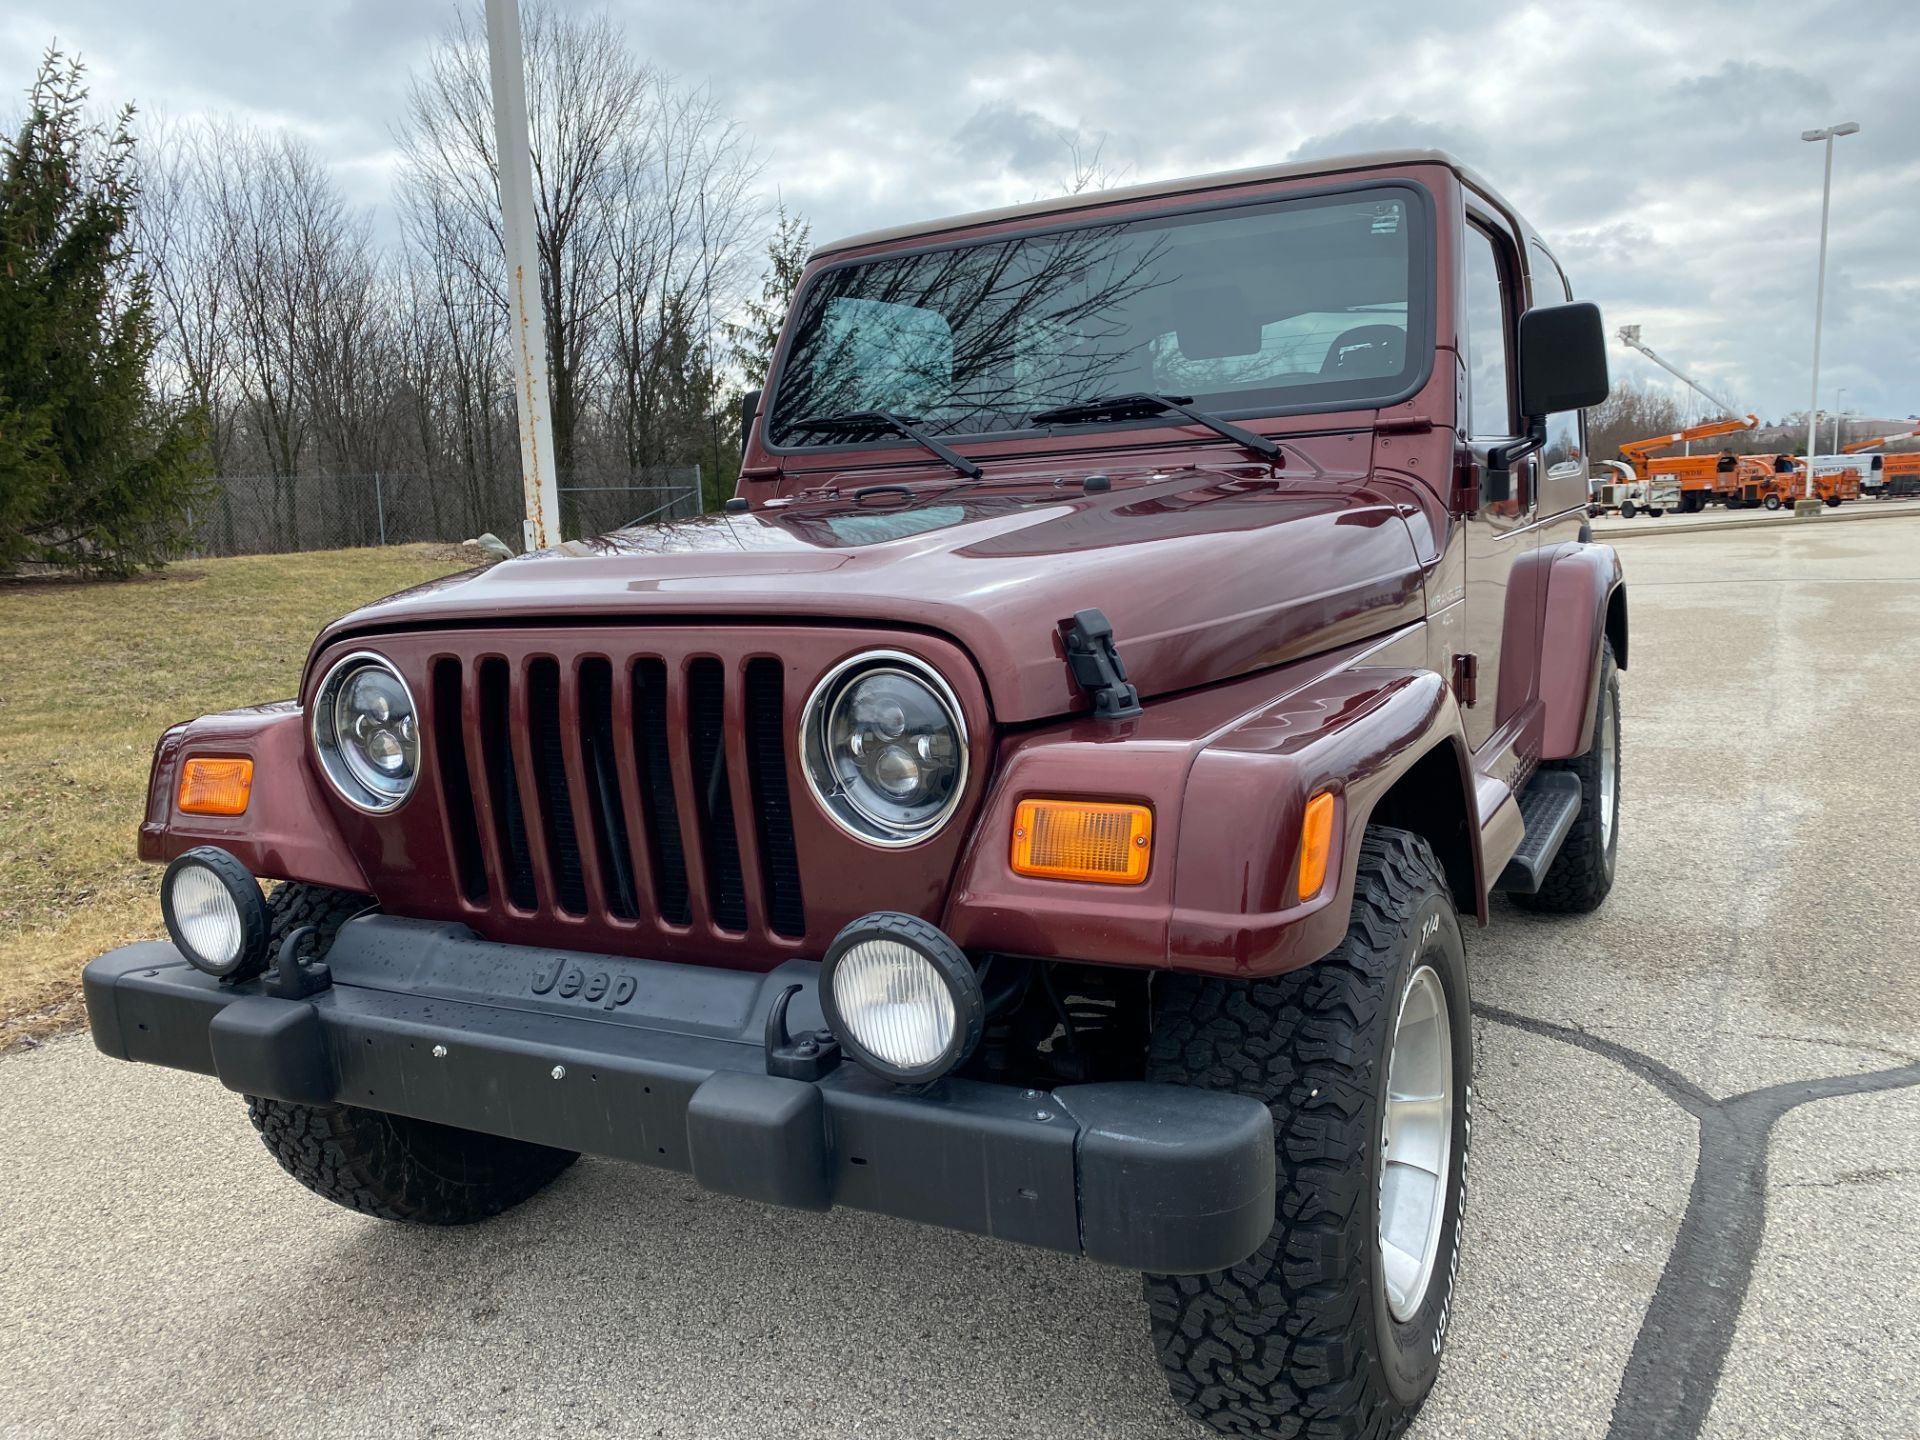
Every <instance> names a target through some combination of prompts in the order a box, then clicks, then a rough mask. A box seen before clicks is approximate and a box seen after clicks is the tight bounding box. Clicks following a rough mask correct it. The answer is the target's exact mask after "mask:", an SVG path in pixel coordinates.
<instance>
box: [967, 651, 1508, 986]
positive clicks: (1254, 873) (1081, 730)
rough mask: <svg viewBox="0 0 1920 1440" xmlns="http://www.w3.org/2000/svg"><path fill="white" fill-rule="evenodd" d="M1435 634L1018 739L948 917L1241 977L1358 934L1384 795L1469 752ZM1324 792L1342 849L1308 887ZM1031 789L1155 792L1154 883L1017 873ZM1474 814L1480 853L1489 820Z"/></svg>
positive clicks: (976, 945) (1088, 956)
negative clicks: (1020, 826) (1303, 830)
mask: <svg viewBox="0 0 1920 1440" xmlns="http://www.w3.org/2000/svg"><path fill="white" fill-rule="evenodd" d="M1425 646H1426V639H1425V634H1424V631H1423V630H1422V629H1420V628H1417V627H1416V628H1413V629H1410V630H1407V631H1404V632H1401V634H1400V635H1399V636H1397V637H1395V638H1394V639H1393V640H1391V641H1389V642H1386V643H1382V644H1375V645H1373V646H1371V647H1366V648H1362V647H1355V649H1353V650H1351V651H1348V652H1346V653H1345V654H1343V655H1339V656H1324V657H1321V658H1320V659H1319V660H1318V661H1316V662H1314V663H1312V664H1311V666H1307V665H1301V666H1292V667H1286V668H1285V669H1284V670H1281V671H1275V672H1270V673H1269V674H1267V675H1265V676H1261V677H1257V678H1254V679H1248V680H1242V681H1237V682H1234V683H1232V684H1229V685H1222V686H1218V687H1214V688H1212V689H1209V690H1204V691H1196V692H1191V693H1189V694H1187V695H1184V696H1181V697H1178V698H1177V699H1171V700H1161V701H1157V702H1155V703H1153V704H1150V705H1149V706H1148V707H1147V709H1146V712H1145V713H1144V714H1143V715H1141V716H1140V717H1139V718H1137V719H1134V720H1128V721H1123V722H1119V723H1117V724H1102V723H1100V722H1096V721H1092V720H1076V721H1073V722H1071V723H1069V724H1066V725H1062V726H1057V727H1049V728H1048V729H1045V730H1041V731H1029V732H1024V733H1018V734H1015V735H1012V736H1009V737H1008V738H1007V739H1006V740H1004V741H1003V743H1002V745H1001V749H1000V754H999V757H998V764H997V765H996V767H995V778H994V784H993V788H992V790H991V791H990V792H989V794H988V796H987V799H986V801H985V803H984V804H983V805H982V807H981V812H980V816H979V819H978V821H977V823H976V825H975V828H974V833H973V836H972V838H971V840H970V842H969V844H968V847H967V850H966V851H965V853H964V854H963V855H962V857H961V861H960V865H959V867H958V871H957V873H956V876H955V881H954V885H953V888H952V890H951V892H950V895H949V898H948V903H947V906H946V910H945V913H944V917H943V925H944V927H945V929H946V930H947V932H948V933H949V934H950V935H952V936H953V938H954V939H955V940H956V941H957V942H959V944H960V945H961V946H962V947H963V948H965V949H967V950H970V951H976V952H977V951H995V952H1000V953H1004V954H1012V955H1028V956H1036V957H1039V958H1042V959H1059V960H1079V961H1087V962H1091V963H1096V964H1103V965H1125V966H1137V967H1143V968H1156V969H1158V968H1169V967H1170V968H1173V969H1178V970H1188V971H1195V972H1200V973H1207V974H1218V975H1229V976H1257V975H1271V974H1277V973H1280V972H1281V971H1284V970H1289V969H1294V968H1296V967H1298V966H1300V965H1304V964H1307V963H1308V962H1309V961H1312V960H1315V959H1318V958H1319V957H1320V956H1321V955H1324V954H1325V953H1327V951H1329V950H1331V949H1333V948H1334V946H1335V945H1337V944H1338V943H1339V941H1340V938H1341V936H1342V935H1343V934H1344V933H1345V928H1346V923H1347V909H1348V906H1349V905H1350V903H1351V899H1352V894H1353V877H1354V871H1355V867H1356V865H1357V863H1358V855H1359V843H1360V835H1361V833H1362V832H1363V831H1364V830H1365V828H1366V825H1367V821H1368V819H1369V818H1370V816H1371V815H1372V812H1373V807H1374V804H1375V802H1376V801H1377V800H1378V799H1379V797H1380V796H1381V795H1382V794H1383V793H1384V792H1385V791H1386V789H1387V788H1388V787H1389V786H1390V785H1392V784H1393V782H1394V781H1395V780H1397V779H1398V778H1400V776H1402V775H1403V774H1405V773H1406V771H1407V769H1408V768H1410V767H1411V766H1412V765H1413V764H1414V763H1415V761H1417V760H1418V759H1419V758H1420V757H1421V756H1422V755H1424V754H1427V753H1429V752H1430V751H1432V749H1433V748H1434V747H1435V746H1436V745H1443V744H1447V743H1448V742H1449V741H1450V740H1451V741H1452V742H1453V743H1454V745H1455V753H1457V754H1458V755H1460V756H1464V755H1465V753H1466V752H1465V749H1464V735H1463V732H1462V729H1461V725H1460V712H1459V709H1458V707H1457V705H1456V704H1455V701H1454V698H1453V696H1452V693H1451V692H1450V691H1449V689H1448V688H1447V685H1446V684H1445V682H1444V681H1443V680H1442V679H1441V677H1440V676H1439V675H1437V674H1435V673H1434V672H1433V671H1431V670H1428V669H1426V668H1424V666H1423V665H1422V664H1420V663H1419V661H1420V660H1421V659H1422V658H1423V657H1424V655H1425ZM1330 666H1331V668H1330ZM1461 783H1462V786H1463V792H1464V786H1465V781H1464V780H1462V782H1461ZM1321 790H1331V791H1333V792H1334V794H1335V797H1336V799H1335V806H1336V819H1335V849H1336V854H1335V855H1334V857H1333V858H1332V861H1331V863H1330V865H1329V878H1328V880H1327V881H1326V883H1325V884H1323V885H1322V887H1321V889H1320V891H1319V892H1318V893H1316V894H1314V895H1309V896H1306V897H1304V898H1303V897H1301V896H1298V895H1296V894H1295V893H1294V889H1295V886H1294V877H1295V875H1296V873H1297V865H1298V854H1299V839H1300V824H1301V817H1302V814H1303V813H1304V810H1305V807H1306V802H1307V801H1308V800H1309V799H1310V798H1311V797H1312V796H1313V795H1315V794H1317V793H1319V792H1320V791H1321ZM1029 796H1070V797H1078V798H1086V799H1095V800H1118V801H1128V802H1133V803H1139V804H1145V805H1147V806H1149V807H1150V808H1151V809H1152V811H1153V816H1154V821H1153V823H1154V841H1153V852H1152V858H1151V860H1150V863H1149V866H1148V871H1147V878H1146V880H1145V881H1144V882H1143V883H1142V884H1139V885H1128V886H1121V885H1097V884H1087V883H1082V882H1067V881H1059V880H1045V879H1034V878H1030V877H1026V876H1021V875H1016V874H1014V873H1013V870H1012V867H1011V865H1010V863H1009V858H1008V848H1009V841H1010V836H1011V834H1012V823H1013V813H1014V810H1015V807H1016V806H1017V805H1018V804H1019V802H1020V801H1021V800H1023V799H1025V798H1027V797H1029ZM1462 803H1463V805H1468V804H1469V803H1470V802H1469V801H1468V800H1466V799H1465V798H1464V793H1463V801H1462ZM1467 813H1469V814H1470V813H1471V810H1470V809H1469V810H1468V812H1467ZM1468 829H1469V830H1470V831H1471V832H1472V840H1473V843H1474V846H1475V851H1474V854H1475V863H1476V867H1477V866H1478V854H1479V852H1478V839H1479V836H1478V830H1477V827H1475V826H1472V825H1469V826H1468Z"/></svg>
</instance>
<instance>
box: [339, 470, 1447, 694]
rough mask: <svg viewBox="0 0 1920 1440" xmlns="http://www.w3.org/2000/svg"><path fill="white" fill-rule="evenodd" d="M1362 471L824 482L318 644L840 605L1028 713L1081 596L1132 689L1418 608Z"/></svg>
mask: <svg viewBox="0 0 1920 1440" xmlns="http://www.w3.org/2000/svg"><path fill="white" fill-rule="evenodd" d="M1109 473H1113V472H1109ZM866 478H867V479H871V478H872V477H871V476H868V477H866ZM1359 479H1360V477H1359V476H1352V477H1341V476H1334V475H1330V474H1323V475H1320V476H1315V477H1296V476H1289V475H1284V474H1280V473H1276V472H1274V471H1273V470H1272V469H1270V468H1269V467H1267V466H1264V465H1239V466H1225V467H1217V468H1215V467H1187V468H1183V469H1179V470H1176V471H1172V472H1165V473H1163V472H1147V473H1145V474H1142V475H1138V476H1123V475H1120V474H1118V473H1113V488H1112V489H1111V490H1109V491H1105V492H1101V493H1095V494H1086V493H1084V492H1083V491H1082V490H1081V488H1080V486H1079V485H1078V483H1077V482H1076V483H1074V484H1072V485H1071V486H1070V487H1068V486H1065V485H1061V486H1055V485H1053V484H1051V483H1049V484H1047V485H1045V486H1037V485H1029V486H1024V487H1015V488H1012V489H1004V488H1001V487H1000V486H998V485H995V484H992V483H990V484H988V485H976V486H966V485H956V484H947V483H936V484H933V485H929V486H926V487H925V488H924V489H923V488H920V487H918V486H916V487H915V488H914V493H912V494H911V495H909V496H904V497H903V496H902V495H900V494H899V493H898V492H897V491H895V492H888V493H885V494H870V495H868V496H867V497H865V498H864V499H863V500H862V501H855V500H854V499H852V498H851V492H849V493H848V494H846V495H844V496H842V495H840V494H838V493H835V492H832V491H827V492H824V493H819V494H817V495H816V496H814V497H807V496H802V497H798V498H795V499H792V500H785V501H781V500H776V501H773V502H770V503H768V504H765V505H763V506H761V507H759V508H758V509H756V510H754V511H753V512H751V513H749V514H744V515H710V516H703V517H701V518H699V519H697V520H688V521H675V522H670V523H667V524H663V525H656V526H648V527H645V528H641V529H634V530H626V531H618V532H615V533H614V534H612V535H608V536H604V537H601V538H600V539H597V540H592V541H582V542H571V543H569V544H566V545H563V546H560V547H557V548H555V549H552V550H546V551H541V552H539V553H537V554H533V555H526V556H522V557H520V558H518V559H515V560H509V561H505V562H503V563H501V564H499V565H496V566H494V567H492V568H491V569H488V570H478V571H472V572H469V573H467V574H464V575H456V576H450V577H448V578H447V579H445V580H440V581H436V582H433V583H431V584H428V585H425V586H421V587H418V588H416V589H414V590H410V591H406V592H403V593H402V594H399V595H395V596H393V597H391V598H389V599H386V600H382V601H379V602H378V603H376V604H373V605H369V606H367V607H366V608H365V609H362V610H359V611H356V612H354V613H353V614H351V615H348V616H347V617H345V618H344V619H342V620H339V621H337V622H335V624H333V625H332V626H330V627H329V628H328V629H327V631H326V632H325V633H323V634H322V635H321V637H320V638H319V640H318V641H317V642H316V644H315V653H316V654H317V653H318V651H319V649H320V648H321V647H323V646H326V645H330V644H332V643H334V642H335V641H338V640H341V639H344V638H347V637H350V636H351V637H355V638H359V637H367V636H373V635H377V634H379V633H382V632H393V631H400V630H420V629H431V628H434V627H437V626H448V625H463V626H471V625H473V624H475V623H476V622H479V623H484V624H486V625H488V626H497V625H510V624H518V623H527V622H533V623H538V622H543V621H573V620H582V619H614V618H621V619H629V620H632V621H635V622H638V623H645V622H647V621H648V620H651V619H656V618H657V619H667V618H669V617H671V618H674V619H676V620H687V619H710V620H713V621H715V622H720V623H728V622H740V621H751V620H763V621H764V620H778V621H800V620H809V621H810V620H836V621H848V620H852V621H857V622H872V623H875V624H886V625H893V626H901V625H905V626H908V627H914V628H921V629H927V630H934V631H938V632H941V633H944V634H946V635H949V636H951V637H952V638H953V639H955V640H956V641H958V642H959V643H960V644H961V645H962V646H963V647H964V648H965V649H966V650H967V651H968V652H969V653H970V654H971V655H972V656H973V658H974V661H975V663H976V664H978V666H979V667H980V672H981V676H982V678H983V679H984V681H985V682H986V687H987V690H988V693H989V694H990V695H991V696H992V700H993V706H994V713H995V717H996V718H997V719H998V720H1000V721H1002V722H1005V723H1019V722H1023V721H1031V720H1039V719H1044V718H1047V717H1050V716H1056V715H1062V714H1067V713H1070V712H1073V711H1079V710H1085V709H1087V708H1089V707H1088V702H1087V699H1086V697H1085V696H1084V695H1083V694H1082V693H1081V692H1080V691H1079V689H1078V688H1077V687H1076V686H1075V685H1074V683H1073V680H1072V676H1071V673H1070V671H1069V670H1068V667H1067V663H1066V658H1065V655H1066V651H1065V644H1064V640H1063V638H1062V630H1061V626H1062V623H1063V622H1065V621H1067V620H1069V619H1070V618H1071V617H1072V616H1073V614H1074V613H1075V612H1076V611H1079V610H1087V609H1100V610H1103V611H1105V612H1106V614H1107V617H1108V619H1110V620H1111V621H1112V622H1113V628H1114V638H1115V641H1116V643H1117V644H1118V646H1119V649H1120V653H1121V656H1122V658H1123V659H1124V660H1125V662H1126V665H1127V669H1128V672H1129V675H1130V677H1131V678H1132V680H1133V681H1134V683H1135V684H1136V685H1138V686H1139V688H1140V693H1141V695H1142V697H1143V698H1144V697H1151V696H1154V695H1164V694H1168V693H1170V692H1173V691H1177V690H1185V689H1189V688H1192V687H1194V686H1197V685H1203V684H1207V683H1209V682H1212V681H1217V680H1222V679H1226V678H1229V677H1231V676H1234V675H1240V674H1245V673H1247V672H1249V671H1253V670H1258V669H1262V668H1265V667H1267V666H1272V665H1278V664H1281V663H1284V662H1286V661H1289V660H1294V659H1299V658H1301V657H1303V656H1307V655H1312V654H1315V653H1318V652H1320V651H1323V650H1328V649H1332V648H1334V647H1336V646H1340V645H1345V644H1349V643H1351V642H1353V641H1356V640H1362V639H1366V638H1367V637H1369V636H1371V635H1376V634H1379V633H1382V632H1384V631H1387V630H1390V629H1393V628H1395V627H1397V626H1400V625H1403V624H1407V623H1410V622H1412V621H1414V620H1417V619H1419V618H1420V616H1421V615H1422V613H1423V612H1424V597H1423V591H1422V587H1421V567H1420V564H1419V562H1418V559H1417V557H1416V555H1415V551H1414V545H1413V542H1412V539H1411V536H1410V533H1409V530H1408V527H1407V523H1406V520H1405V518H1404V516H1403V510H1404V509H1405V504H1404V502H1403V501H1400V500H1399V499H1398V497H1395V496H1392V495H1389V494H1388V493H1386V492H1383V491H1380V490H1373V489H1369V488H1368V487H1367V486H1366V485H1365V484H1364V483H1356V481H1358V480H1359Z"/></svg>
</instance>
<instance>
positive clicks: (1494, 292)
mask: <svg viewBox="0 0 1920 1440" xmlns="http://www.w3.org/2000/svg"><path fill="white" fill-rule="evenodd" d="M1466 243H1467V253H1466V278H1467V314H1466V332H1467V399H1468V411H1467V414H1468V417H1469V423H1470V426H1471V429H1472V433H1473V434H1474V436H1475V437H1481V438H1484V437H1489V436H1501V435H1511V434H1513V433H1514V422H1513V401H1512V398H1511V395H1512V386H1511V384H1510V382H1509V380H1508V366H1507V333H1508V330H1507V322H1506V306H1507V296H1506V284H1505V280H1504V277H1503V275H1502V273H1501V269H1500V262H1499V258H1498V256H1497V254H1496V252H1495V250H1494V248H1493V237H1492V236H1491V235H1489V234H1487V232H1486V231H1484V230H1482V229H1480V228H1479V227H1478V226H1474V225H1469V226H1468V227H1467V241H1466Z"/></svg>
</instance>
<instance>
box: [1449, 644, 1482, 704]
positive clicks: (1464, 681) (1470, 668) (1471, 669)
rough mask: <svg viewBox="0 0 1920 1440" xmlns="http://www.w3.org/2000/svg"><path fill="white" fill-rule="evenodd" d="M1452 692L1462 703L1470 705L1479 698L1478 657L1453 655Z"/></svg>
mask: <svg viewBox="0 0 1920 1440" xmlns="http://www.w3.org/2000/svg"><path fill="white" fill-rule="evenodd" d="M1453 694H1454V698H1455V699H1457V700H1458V701H1459V702H1460V703H1461V704H1462V705H1466V706H1471V705H1472V704H1473V703H1474V701H1476V700H1478V699H1479V698H1480V657H1479V656H1478V655H1456V656H1454V657H1453Z"/></svg>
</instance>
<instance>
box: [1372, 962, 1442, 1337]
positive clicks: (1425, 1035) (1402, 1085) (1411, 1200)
mask: <svg viewBox="0 0 1920 1440" xmlns="http://www.w3.org/2000/svg"><path fill="white" fill-rule="evenodd" d="M1450 1018H1451V1017H1450V1016H1449V1013H1448V1009H1447V993H1446V990H1445V988H1444V986H1442V984H1441V982H1440V976H1439V974H1438V972H1437V971H1435V970H1434V968H1433V967H1432V966H1431V965H1425V964H1422V965H1418V966H1416V968H1415V969H1414V972H1413V974H1412V975H1411V976H1410V977H1409V978H1408V981H1407V988H1406V989H1405V990H1404V991H1403V992H1402V993H1401V997H1400V1010H1399V1014H1398V1015H1397V1017H1396V1018H1395V1023H1394V1032H1393V1048H1392V1050H1391V1051H1390V1052H1389V1054H1388V1059H1387V1096H1386V1100H1385V1102H1384V1103H1383V1104H1382V1106H1381V1111H1382V1113H1381V1117H1380V1149H1381V1156H1380V1172H1379V1174H1380V1179H1379V1195H1378V1203H1379V1214H1378V1217H1377V1218H1378V1241H1379V1249H1380V1264H1381V1271H1382V1275H1383V1278H1384V1283H1385V1285H1386V1289H1387V1294H1388V1309H1389V1310H1390V1311H1391V1312H1392V1314H1393V1317H1394V1318H1395V1319H1396V1320H1399V1321H1401V1322H1403V1323H1404V1322H1405V1321H1407V1320H1408V1319H1410V1318H1411V1317H1412V1315H1413V1314H1414V1312H1415V1311H1416V1310H1418V1308H1419V1306H1420V1303H1421V1301H1422V1299H1423V1298H1424V1297H1425V1295H1426V1291H1427V1287H1428V1286H1429V1285H1430V1284H1431V1283H1432V1279H1433V1270H1434V1262H1435V1259H1436V1257H1437V1256H1438V1254H1439V1250H1440V1235H1441V1228H1442V1224H1443V1222H1444V1219H1445V1212H1446V1182H1447V1173H1448V1169H1449V1164H1450V1161H1451V1158H1452V1152H1453V1088H1454V1087H1453V1035H1452V1027H1451V1025H1450V1023H1449V1021H1450Z"/></svg>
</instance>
